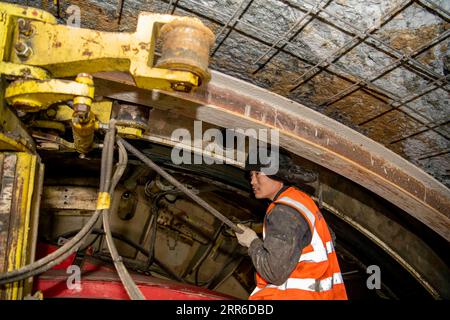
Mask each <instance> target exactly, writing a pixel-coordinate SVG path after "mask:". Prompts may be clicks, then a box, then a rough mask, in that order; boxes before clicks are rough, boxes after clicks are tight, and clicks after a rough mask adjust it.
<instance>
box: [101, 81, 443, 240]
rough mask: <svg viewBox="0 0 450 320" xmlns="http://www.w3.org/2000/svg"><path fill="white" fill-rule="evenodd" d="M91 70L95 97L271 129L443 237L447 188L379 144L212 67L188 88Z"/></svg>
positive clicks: (300, 151)
mask: <svg viewBox="0 0 450 320" xmlns="http://www.w3.org/2000/svg"><path fill="white" fill-rule="evenodd" d="M96 77H97V78H98V79H99V80H98V81H97V82H96V83H97V84H99V85H100V86H99V88H98V89H97V90H98V93H99V94H101V95H103V96H109V97H111V98H115V99H119V100H124V101H128V102H133V103H139V104H143V105H148V106H152V107H155V108H161V109H166V110H167V109H171V110H172V111H174V112H179V113H181V114H184V115H186V116H189V117H191V118H194V119H198V120H202V121H205V122H209V123H212V124H214V125H217V126H221V127H225V128H232V127H233V128H234V127H239V128H243V129H246V128H276V129H279V130H280V145H281V147H283V148H286V149H287V150H289V151H291V152H293V153H295V154H298V155H300V156H301V157H303V158H305V159H308V160H310V161H312V162H315V163H317V164H319V165H321V166H324V167H326V168H328V169H330V170H332V171H334V172H336V173H338V174H339V175H341V176H343V177H346V178H348V179H350V180H352V181H354V182H356V183H358V184H359V185H361V186H363V187H365V188H367V189H368V190H370V191H372V192H374V193H375V194H378V195H379V196H381V197H383V198H385V199H386V200H387V201H389V202H391V203H393V204H394V205H396V206H397V207H399V208H401V209H402V210H404V211H406V212H407V213H408V214H410V215H411V216H413V217H414V218H416V219H417V220H419V221H421V222H422V223H424V224H425V225H427V226H428V227H429V228H431V229H432V230H434V231H435V232H436V233H438V234H439V235H441V236H442V237H444V238H445V239H446V240H448V241H450V190H449V189H448V188H446V187H445V186H444V185H443V184H441V183H440V182H438V181H437V180H435V179H434V178H433V177H431V176H430V175H428V174H426V173H425V172H423V171H422V170H421V169H419V168H418V167H416V166H414V165H413V164H411V163H410V162H408V161H407V160H405V159H403V158H402V157H400V156H399V155H397V154H395V153H394V152H392V151H390V150H388V149H387V148H385V147H384V146H382V145H380V144H379V143H377V142H375V141H373V140H371V139H369V138H367V137H365V136H363V135H361V134H359V133H357V132H356V131H354V130H352V129H350V128H348V127H346V126H345V125H343V124H340V123H338V122H337V121H335V120H333V119H331V118H328V117H326V116H324V115H322V114H320V113H318V112H316V111H314V110H311V109H310V108H307V107H305V106H303V105H301V104H299V103H296V102H294V101H292V100H289V99H287V98H284V97H281V96H279V95H276V94H274V93H271V92H269V91H267V90H264V89H262V88H259V87H256V86H254V85H252V84H249V83H247V82H244V81H241V80H238V79H235V78H233V77H230V76H226V75H224V74H221V73H219V72H213V77H212V80H211V82H210V83H209V84H208V85H207V87H206V88H202V89H200V90H198V91H196V92H195V93H193V94H183V93H169V92H164V93H163V92H157V91H154V92H153V93H152V92H149V91H145V90H141V89H138V88H136V87H134V84H133V81H132V79H131V77H129V76H128V75H125V74H122V73H102V74H97V75H96ZM101 79H103V81H102V80H101ZM114 82H116V83H114Z"/></svg>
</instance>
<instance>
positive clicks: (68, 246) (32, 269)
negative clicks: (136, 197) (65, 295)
mask: <svg viewBox="0 0 450 320" xmlns="http://www.w3.org/2000/svg"><path fill="white" fill-rule="evenodd" d="M107 144H108V140H107V135H106V136H105V139H104V142H103V150H102V160H101V163H102V168H101V169H100V186H99V191H100V192H105V191H106V186H105V181H106V180H107V179H110V177H109V178H108V174H110V172H109V173H108V171H107V170H106V168H105V167H104V163H105V161H106V157H107V153H108V152H107V151H108V145H107ZM100 213H101V210H98V209H97V210H95V212H94V214H93V215H92V217H91V218H90V219H89V220H88V222H87V223H86V224H85V226H84V227H83V228H82V229H81V230H80V232H79V233H78V234H77V235H76V236H75V237H73V238H72V239H71V240H69V241H67V242H66V243H65V244H64V245H63V246H61V247H60V248H59V249H57V250H56V251H54V252H52V253H50V254H49V255H47V256H45V257H44V258H41V259H39V260H38V261H35V262H33V263H30V264H28V265H26V266H23V267H21V268H19V269H17V270H14V271H10V272H5V273H2V274H0V285H4V284H7V283H11V282H15V281H20V280H24V279H26V278H29V277H32V276H35V275H38V274H41V273H43V272H45V271H47V270H50V269H51V268H53V267H54V266H56V265H58V264H60V263H61V262H63V261H64V260H65V259H66V258H67V257H69V256H70V255H71V254H72V253H73V252H75V251H77V250H78V248H79V247H80V245H81V243H82V242H83V241H84V240H85V239H86V237H87V236H88V235H89V234H90V232H91V231H92V228H93V227H94V225H95V224H96V223H97V220H98V218H99V217H100Z"/></svg>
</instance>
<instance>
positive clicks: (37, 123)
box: [29, 120, 66, 133]
mask: <svg viewBox="0 0 450 320" xmlns="http://www.w3.org/2000/svg"><path fill="white" fill-rule="evenodd" d="M29 126H30V127H34V128H44V129H53V130H57V131H59V132H61V133H64V132H66V127H65V126H64V124H63V123H61V122H58V121H50V120H33V121H32V122H31V123H30V125H29Z"/></svg>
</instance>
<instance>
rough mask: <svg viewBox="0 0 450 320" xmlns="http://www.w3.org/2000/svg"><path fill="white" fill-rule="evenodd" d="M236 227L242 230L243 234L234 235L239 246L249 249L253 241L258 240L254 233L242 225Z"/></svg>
mask: <svg viewBox="0 0 450 320" xmlns="http://www.w3.org/2000/svg"><path fill="white" fill-rule="evenodd" d="M237 226H238V227H239V228H241V229H242V230H244V232H243V233H236V238H237V239H238V242H239V244H240V245H241V246H244V247H247V248H248V247H250V244H251V243H252V242H253V240H255V239H258V236H257V235H256V232H255V231H253V230H252V229H250V228H248V227H246V226H244V225H242V224H238V225H237Z"/></svg>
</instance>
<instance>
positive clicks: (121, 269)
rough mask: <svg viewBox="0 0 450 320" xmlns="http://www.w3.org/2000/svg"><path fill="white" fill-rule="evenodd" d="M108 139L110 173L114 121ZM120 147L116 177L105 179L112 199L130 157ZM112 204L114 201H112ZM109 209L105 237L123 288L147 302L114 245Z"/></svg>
mask: <svg viewBox="0 0 450 320" xmlns="http://www.w3.org/2000/svg"><path fill="white" fill-rule="evenodd" d="M107 136H108V137H107V138H108V145H109V148H110V149H109V150H108V158H107V163H106V170H107V172H110V170H112V160H113V156H114V137H115V123H114V120H112V121H111V122H110V130H109V131H108V133H107ZM118 147H119V163H118V165H117V167H116V170H115V172H114V176H113V178H112V179H111V178H110V177H111V174H109V175H107V177H109V179H108V178H107V179H105V185H106V186H107V187H108V188H109V190H108V191H109V195H110V197H111V198H113V196H114V190H115V189H116V186H117V184H118V183H119V181H120V178H121V177H122V175H123V172H124V171H125V168H126V165H127V162H128V157H127V151H126V150H125V148H124V146H123V145H122V143H121V142H118ZM111 203H112V199H111ZM109 212H110V210H109V208H108V209H105V210H103V212H102V216H103V229H104V230H105V236H106V244H107V246H108V249H109V252H110V254H111V258H112V260H113V263H114V266H115V267H116V270H117V273H118V274H119V278H120V280H121V281H122V284H123V286H124V287H125V290H126V291H127V293H128V296H129V297H130V299H132V300H145V297H144V295H143V294H142V293H141V291H140V290H139V288H138V287H137V285H136V283H135V282H134V281H133V279H132V278H131V276H130V274H129V272H128V270H127V269H126V267H125V265H124V264H123V261H122V257H121V256H120V255H119V252H118V251H117V248H116V246H115V244H114V240H113V237H112V233H111V227H110V224H109Z"/></svg>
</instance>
